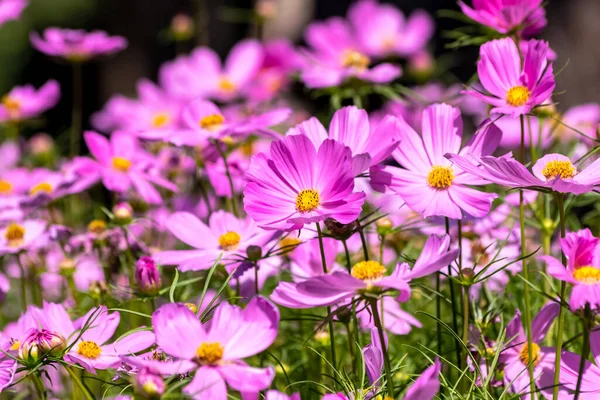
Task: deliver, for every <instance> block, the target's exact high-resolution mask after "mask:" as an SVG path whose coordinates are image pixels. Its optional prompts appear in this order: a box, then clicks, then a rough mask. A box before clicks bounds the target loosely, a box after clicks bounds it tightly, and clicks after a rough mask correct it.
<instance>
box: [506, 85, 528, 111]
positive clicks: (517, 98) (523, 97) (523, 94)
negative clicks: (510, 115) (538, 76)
mask: <svg viewBox="0 0 600 400" xmlns="http://www.w3.org/2000/svg"><path fill="white" fill-rule="evenodd" d="M529 95H530V93H529V89H527V88H526V87H525V86H515V87H511V88H510V89H508V92H507V93H506V101H507V102H508V104H510V105H511V106H513V107H520V106H522V105H523V104H525V103H527V100H529Z"/></svg>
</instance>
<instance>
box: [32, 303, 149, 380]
mask: <svg viewBox="0 0 600 400" xmlns="http://www.w3.org/2000/svg"><path fill="white" fill-rule="evenodd" d="M32 316H33V318H34V319H35V320H36V321H37V323H38V324H40V325H41V326H42V327H43V328H44V329H47V330H48V331H50V332H53V333H55V334H58V335H61V336H62V337H64V338H67V339H68V341H69V344H68V346H67V348H68V351H67V353H66V354H65V355H64V358H65V360H67V361H70V362H72V363H76V364H79V365H81V366H82V367H83V368H85V369H86V370H87V371H89V372H91V373H95V370H96V369H100V370H103V369H107V368H114V367H115V366H117V365H119V364H120V362H121V358H120V357H121V355H128V354H132V353H137V352H139V351H142V350H145V349H147V348H148V347H150V346H151V345H153V344H154V342H155V337H154V334H153V333H152V332H149V331H138V332H134V333H132V334H130V335H127V336H125V337H123V338H121V339H119V340H118V341H116V342H114V343H110V344H109V343H107V342H108V341H109V339H110V338H111V337H112V336H113V334H114V333H115V331H116V329H117V327H118V326H119V321H120V316H119V313H112V314H109V313H108V311H107V309H106V307H104V306H102V307H98V308H92V309H91V310H90V311H89V312H88V313H87V314H86V315H84V316H83V317H81V318H79V319H78V320H76V321H74V322H73V321H71V318H70V317H69V314H67V311H66V310H65V309H64V308H63V306H61V305H59V304H54V303H46V302H44V307H43V310H41V309H37V308H36V309H32ZM80 333H81V334H80Z"/></svg>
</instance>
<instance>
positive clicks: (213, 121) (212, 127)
mask: <svg viewBox="0 0 600 400" xmlns="http://www.w3.org/2000/svg"><path fill="white" fill-rule="evenodd" d="M223 122H225V117H223V116H222V115H221V114H211V115H207V116H206V117H204V118H202V119H201V120H200V127H201V128H202V129H206V130H208V131H211V132H214V131H216V130H218V129H219V128H220V127H221V125H223Z"/></svg>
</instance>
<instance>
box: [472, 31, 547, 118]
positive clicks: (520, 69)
mask: <svg viewBox="0 0 600 400" xmlns="http://www.w3.org/2000/svg"><path fill="white" fill-rule="evenodd" d="M547 54H548V43H546V42H544V41H534V40H532V41H531V42H530V43H529V46H528V49H527V53H526V54H525V55H524V60H523V62H521V55H520V54H519V49H518V48H517V45H516V44H515V42H514V41H513V40H512V39H511V38H504V39H498V40H492V41H491V42H487V43H485V44H484V45H482V46H481V49H480V51H479V57H480V59H479V62H478V63H477V73H478V74H479V80H480V81H481V84H482V85H483V87H484V89H485V90H486V91H487V92H488V93H489V94H484V93H481V92H479V91H477V90H475V89H470V90H466V91H464V92H463V93H466V94H469V95H472V96H475V97H476V98H478V99H481V100H483V101H485V102H486V103H488V104H490V105H492V106H493V108H492V110H491V111H490V112H491V113H492V114H507V115H511V116H512V117H513V118H514V117H516V116H519V115H523V114H528V113H529V112H531V110H532V109H533V108H534V107H536V106H539V105H541V104H543V103H544V102H545V101H546V100H548V98H550V96H551V95H552V91H553V90H554V87H555V85H556V84H555V82H554V73H553V72H552V64H550V63H548V61H547V59H546V57H547Z"/></svg>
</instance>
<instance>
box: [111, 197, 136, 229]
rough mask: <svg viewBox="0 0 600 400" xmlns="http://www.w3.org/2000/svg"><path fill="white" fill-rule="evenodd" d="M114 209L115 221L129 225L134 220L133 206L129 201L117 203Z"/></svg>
mask: <svg viewBox="0 0 600 400" xmlns="http://www.w3.org/2000/svg"><path fill="white" fill-rule="evenodd" d="M112 211H113V215H114V216H115V222H116V223H117V224H119V225H127V224H129V223H131V221H132V220H133V208H132V207H131V205H129V203H125V202H120V203H117V204H115V206H114V207H113V210H112Z"/></svg>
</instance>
